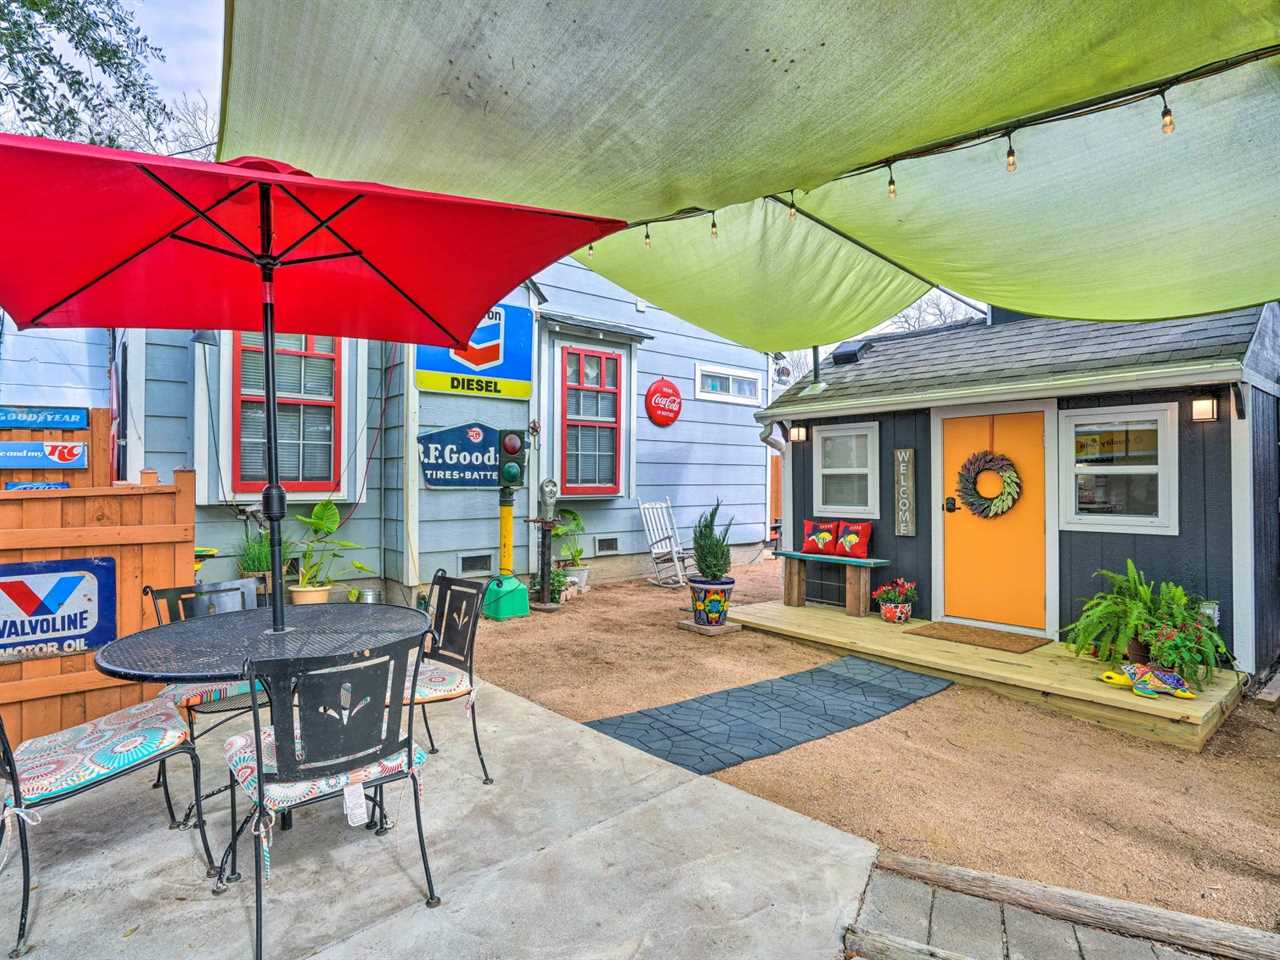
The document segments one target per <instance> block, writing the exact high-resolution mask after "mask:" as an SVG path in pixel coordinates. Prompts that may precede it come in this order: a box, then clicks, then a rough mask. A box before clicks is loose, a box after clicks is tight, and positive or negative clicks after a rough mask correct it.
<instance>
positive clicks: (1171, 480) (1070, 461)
mask: <svg viewBox="0 0 1280 960" xmlns="http://www.w3.org/2000/svg"><path fill="white" fill-rule="evenodd" d="M1178 406H1179V405H1178V404H1177V403H1176V402H1172V403H1147V404H1133V405H1125V406H1116V407H1094V408H1080V409H1070V410H1059V411H1058V494H1059V499H1058V517H1059V520H1058V526H1059V529H1062V530H1075V531H1080V532H1091V533H1130V534H1148V535H1155V536H1172V537H1176V536H1177V535H1178V529H1179V525H1178V496H1179V490H1178V481H1179V476H1178V423H1179V412H1178ZM1100 420H1111V421H1116V420H1118V421H1122V422H1123V421H1135V420H1155V421H1156V451H1157V453H1156V456H1157V462H1156V470H1155V474H1156V477H1157V489H1158V496H1159V507H1158V512H1157V514H1156V516H1154V517H1138V516H1133V515H1124V514H1119V515H1117V514H1110V515H1082V514H1078V513H1076V453H1075V439H1076V426H1077V425H1078V424H1081V423H1090V422H1094V421H1100ZM1085 472H1086V473H1093V474H1095V475H1096V474H1101V473H1106V474H1112V475H1123V474H1135V473H1150V472H1151V471H1150V470H1140V469H1135V468H1132V467H1129V468H1122V467H1110V468H1095V469H1094V470H1092V471H1085Z"/></svg>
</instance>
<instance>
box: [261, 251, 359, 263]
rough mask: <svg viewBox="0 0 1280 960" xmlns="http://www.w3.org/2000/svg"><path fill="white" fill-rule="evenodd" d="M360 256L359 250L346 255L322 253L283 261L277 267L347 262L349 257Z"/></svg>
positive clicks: (348, 252)
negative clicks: (325, 261)
mask: <svg viewBox="0 0 1280 960" xmlns="http://www.w3.org/2000/svg"><path fill="white" fill-rule="evenodd" d="M358 256H360V251H359V250H348V251H347V252H346V253H321V254H317V255H316V256H314V257H298V258H297V259H296V260H281V261H280V262H279V263H278V264H276V266H278V267H292V266H295V265H297V264H299V263H319V262H320V261H322V260H346V259H347V258H348V257H358Z"/></svg>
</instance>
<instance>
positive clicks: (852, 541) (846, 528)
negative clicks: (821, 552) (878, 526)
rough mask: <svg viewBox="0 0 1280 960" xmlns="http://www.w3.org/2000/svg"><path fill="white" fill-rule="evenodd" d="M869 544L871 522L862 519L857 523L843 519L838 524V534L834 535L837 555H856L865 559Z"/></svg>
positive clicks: (860, 558)
mask: <svg viewBox="0 0 1280 960" xmlns="http://www.w3.org/2000/svg"><path fill="white" fill-rule="evenodd" d="M869 546H871V524H870V523H868V522H867V521H865V520H863V521H861V522H859V523H849V522H848V521H844V522H842V523H841V524H840V536H838V537H836V556H837V557H857V558H858V559H859V560H865V559H867V548H868V547H869Z"/></svg>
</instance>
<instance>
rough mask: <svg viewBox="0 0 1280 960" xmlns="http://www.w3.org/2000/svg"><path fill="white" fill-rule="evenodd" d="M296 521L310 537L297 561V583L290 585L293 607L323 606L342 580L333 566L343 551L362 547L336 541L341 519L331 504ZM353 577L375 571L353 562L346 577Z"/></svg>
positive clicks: (324, 502)
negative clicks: (354, 574) (295, 605)
mask: <svg viewBox="0 0 1280 960" xmlns="http://www.w3.org/2000/svg"><path fill="white" fill-rule="evenodd" d="M293 519H294V520H296V521H298V522H299V523H301V524H303V525H304V526H305V527H307V529H308V533H307V535H306V536H305V537H304V538H303V540H302V544H301V551H302V552H301V554H300V555H299V557H298V582H297V583H296V584H290V585H289V596H290V597H291V598H292V600H293V602H294V603H324V602H326V601H327V600H328V599H329V591H330V590H331V589H332V588H333V587H334V586H335V585H336V584H337V582H338V579H339V574H337V573H335V572H334V564H335V563H337V562H338V561H339V560H341V559H342V558H343V554H342V551H343V550H359V549H361V547H360V544H358V543H353V542H352V541H350V540H337V539H334V536H333V535H334V534H335V533H336V532H337V530H338V526H339V525H340V523H341V517H339V515H338V508H337V506H336V505H335V504H334V502H333V501H332V500H328V499H325V500H321V501H320V502H319V503H317V504H316V505H315V506H313V507H312V508H311V513H310V514H309V515H303V514H297V515H296V516H294V518H293ZM350 573H364V574H372V573H373V571H372V570H370V569H369V568H368V567H367V566H365V565H364V564H363V563H361V562H360V561H359V560H352V561H351V564H350V570H348V571H345V572H344V574H343V575H349V574H350ZM357 592H358V591H352V593H357Z"/></svg>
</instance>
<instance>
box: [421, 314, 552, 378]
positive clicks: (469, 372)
mask: <svg viewBox="0 0 1280 960" xmlns="http://www.w3.org/2000/svg"><path fill="white" fill-rule="evenodd" d="M415 380H416V382H417V384H418V389H419V390H426V391H428V392H431V393H460V394H465V395H466V396H470V397H493V398H496V399H505V400H525V399H528V397H529V395H530V394H531V393H532V392H533V387H532V380H533V311H532V310H530V309H529V308H528V307H515V306H512V305H511V304H509V303H500V304H498V305H497V306H496V307H494V308H493V309H492V310H490V311H489V312H488V313H487V314H485V318H484V319H483V320H481V321H480V325H479V326H477V327H476V329H475V332H473V333H472V334H471V342H470V343H468V344H467V345H466V346H465V347H452V348H450V347H424V346H419V347H418V353H417V370H416V377H415Z"/></svg>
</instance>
